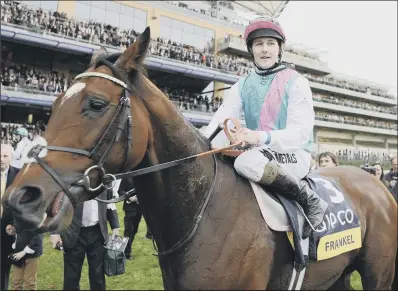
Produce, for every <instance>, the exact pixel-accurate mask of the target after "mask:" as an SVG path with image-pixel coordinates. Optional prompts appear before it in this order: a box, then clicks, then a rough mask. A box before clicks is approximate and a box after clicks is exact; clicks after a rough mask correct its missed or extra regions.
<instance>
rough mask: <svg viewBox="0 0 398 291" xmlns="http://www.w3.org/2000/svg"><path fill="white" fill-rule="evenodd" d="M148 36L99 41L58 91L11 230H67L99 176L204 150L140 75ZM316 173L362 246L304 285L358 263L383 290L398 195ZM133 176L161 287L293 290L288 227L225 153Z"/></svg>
mask: <svg viewBox="0 0 398 291" xmlns="http://www.w3.org/2000/svg"><path fill="white" fill-rule="evenodd" d="M149 42H150V29H149V27H148V28H146V30H145V31H144V32H143V33H142V34H141V36H140V37H138V38H137V40H136V41H135V42H134V43H133V44H132V45H131V46H130V47H128V48H127V49H126V50H125V51H124V52H123V53H120V54H118V55H116V56H115V55H108V53H107V52H106V50H105V49H103V48H101V49H100V50H99V51H98V52H96V53H95V54H94V55H93V56H92V59H91V61H90V65H89V68H88V69H87V70H86V71H85V73H83V74H82V75H79V76H78V77H77V78H76V82H75V83H74V84H73V85H72V86H71V87H70V88H69V89H68V90H67V91H66V92H65V93H61V94H60V95H59V96H58V97H57V99H56V100H55V102H54V104H53V107H52V114H51V118H50V120H49V123H48V128H47V130H46V132H45V135H44V139H45V143H44V144H42V146H40V145H37V146H35V147H33V148H32V149H31V150H30V151H29V152H28V153H27V155H26V157H27V163H26V164H25V165H24V167H23V169H22V170H21V171H20V173H19V175H18V176H17V177H16V179H15V180H14V183H13V184H12V186H10V187H9V188H8V189H7V193H6V195H5V198H4V201H3V202H4V204H5V207H11V208H12V209H13V211H14V214H15V222H16V226H17V229H19V230H20V231H22V230H24V229H35V230H36V231H37V232H47V231H50V230H61V229H65V228H67V226H68V225H69V224H70V222H71V220H72V216H73V209H74V206H75V205H76V203H82V202H84V201H87V200H89V199H93V198H94V197H96V196H97V195H98V194H99V193H100V191H101V190H100V188H102V187H100V186H101V181H102V180H104V179H105V178H107V179H108V180H112V179H114V178H115V176H116V173H120V172H121V171H126V170H131V169H135V170H137V169H138V171H140V170H145V169H146V168H147V167H150V166H155V167H156V166H157V165H160V164H162V163H166V162H170V161H175V160H178V159H181V158H184V157H188V156H191V155H195V154H198V153H202V152H205V151H207V150H208V149H209V148H210V142H209V140H207V139H206V138H204V137H203V136H202V135H201V134H200V133H199V132H198V131H197V130H196V129H195V128H194V127H193V126H192V125H191V124H190V123H189V122H188V121H187V120H185V118H184V117H183V115H182V114H181V113H180V112H179V111H178V109H177V108H176V107H175V106H174V105H173V104H172V102H171V101H170V100H169V99H168V98H167V97H166V96H165V95H164V94H163V93H162V92H161V91H160V90H159V89H158V88H157V87H156V86H155V85H154V84H153V83H152V82H151V81H149V80H148V78H147V77H146V74H145V70H144V68H143V61H144V59H145V56H146V53H147V51H148V45H149ZM44 139H43V142H44ZM105 170H106V172H107V173H108V174H106V172H105ZM83 173H85V174H84V175H82V174H83ZM110 173H113V174H115V176H112V174H110ZM142 173H143V172H142ZM318 173H319V174H320V175H323V176H325V177H328V178H329V179H333V180H334V181H335V182H336V183H337V184H338V185H339V186H340V189H342V190H343V192H344V193H345V195H346V196H347V197H348V198H349V199H350V201H352V204H353V208H354V211H355V212H356V213H357V214H358V216H359V219H360V225H361V236H362V242H363V244H362V247H361V248H360V249H357V250H353V251H350V252H347V253H344V254H341V255H339V256H336V257H333V258H330V259H327V260H322V261H310V263H309V265H308V267H307V272H306V275H305V278H304V281H303V285H302V289H312V290H315V289H328V288H329V289H347V290H348V289H350V286H349V278H350V274H351V273H352V272H353V271H354V270H357V271H358V272H359V273H360V275H361V278H362V284H363V288H364V289H372V290H382V289H383V290H386V289H390V288H391V284H392V281H393V279H394V271H395V258H396V252H397V235H396V234H397V223H396V222H397V205H396V203H395V201H394V200H393V198H392V197H391V194H390V193H389V192H388V191H387V189H386V188H385V187H384V185H383V184H382V183H380V181H378V180H377V179H376V178H372V177H371V176H369V174H368V173H366V172H365V171H363V170H361V169H359V168H354V167H343V166H342V167H336V168H331V169H321V170H319V171H318ZM134 184H135V187H136V189H137V195H138V199H139V201H140V204H141V205H142V207H143V212H144V216H145V219H146V221H147V223H148V225H149V226H150V228H151V230H152V232H153V236H154V241H155V243H156V246H157V249H158V251H159V252H160V253H163V255H160V256H159V265H160V268H161V271H162V277H163V282H164V288H165V289H198V290H199V289H228V290H232V289H246V290H248V289H279V290H283V289H288V285H289V281H290V277H291V274H292V266H293V260H294V259H293V257H294V253H293V249H292V247H291V245H290V244H289V241H288V239H287V236H286V233H283V232H275V231H273V230H271V229H270V228H269V227H268V225H267V224H266V222H265V221H264V219H263V217H262V215H261V212H260V209H259V206H258V203H257V201H256V198H255V196H254V193H253V190H252V188H251V186H250V184H249V182H248V181H247V180H246V179H244V178H243V177H241V176H239V175H238V174H237V173H236V172H235V170H234V169H233V166H232V164H231V162H229V161H228V160H226V159H223V158H221V157H220V156H218V155H217V156H208V157H205V158H202V159H194V160H191V161H190V162H187V163H182V164H179V165H177V166H175V167H171V168H170V167H169V168H165V169H162V170H159V171H151V172H148V173H147V174H145V175H141V176H140V177H135V178H134ZM94 185H100V186H98V187H94ZM87 187H88V188H87ZM87 189H89V190H87ZM204 206H205V207H204ZM183 242H184V243H183ZM177 245H178V246H179V247H178V250H177V247H176V246H177ZM128 287H130V288H131V287H132V286H128Z"/></svg>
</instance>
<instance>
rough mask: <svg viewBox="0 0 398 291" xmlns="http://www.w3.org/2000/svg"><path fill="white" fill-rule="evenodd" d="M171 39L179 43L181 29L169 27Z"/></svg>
mask: <svg viewBox="0 0 398 291" xmlns="http://www.w3.org/2000/svg"><path fill="white" fill-rule="evenodd" d="M171 37H172V40H174V41H175V42H177V44H180V43H181V42H182V31H181V30H179V29H176V28H172V29H171Z"/></svg>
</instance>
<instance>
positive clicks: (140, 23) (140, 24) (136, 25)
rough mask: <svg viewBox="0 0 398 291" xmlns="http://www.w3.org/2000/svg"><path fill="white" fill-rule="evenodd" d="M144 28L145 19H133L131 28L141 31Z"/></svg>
mask: <svg viewBox="0 0 398 291" xmlns="http://www.w3.org/2000/svg"><path fill="white" fill-rule="evenodd" d="M145 28H146V20H142V19H134V20H133V29H134V30H135V31H136V32H138V33H142V32H143V31H144V30H145Z"/></svg>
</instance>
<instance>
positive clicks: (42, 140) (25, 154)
mask: <svg viewBox="0 0 398 291" xmlns="http://www.w3.org/2000/svg"><path fill="white" fill-rule="evenodd" d="M35 145H41V146H44V147H45V146H47V141H46V139H45V138H44V137H41V136H37V137H36V138H35V139H34V140H33V141H32V142H31V144H30V145H29V146H27V147H26V148H25V149H24V151H23V152H22V161H23V163H24V164H31V163H36V159H34V158H28V153H29V151H30V150H31V149H32V148H33V147H34V146H35ZM46 155H47V149H45V148H44V149H42V150H41V152H40V153H39V158H44V157H45V156H46Z"/></svg>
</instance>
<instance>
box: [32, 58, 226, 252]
mask: <svg viewBox="0 0 398 291" xmlns="http://www.w3.org/2000/svg"><path fill="white" fill-rule="evenodd" d="M100 65H105V66H107V67H108V68H110V69H111V70H112V72H113V74H115V75H117V77H118V78H115V77H113V76H110V75H107V74H103V73H99V72H86V73H82V74H80V75H78V76H76V77H75V80H79V79H83V78H89V77H98V78H103V79H106V80H109V81H111V82H113V83H115V84H117V85H119V86H121V87H123V88H124V91H123V93H122V96H121V98H120V99H119V103H118V105H117V107H116V110H115V113H114V115H113V117H112V119H111V122H110V123H109V125H108V126H107V128H106V129H105V131H104V133H103V134H102V135H101V137H100V138H99V139H98V141H97V142H96V144H95V145H94V147H93V148H92V149H91V150H90V151H87V150H83V149H77V148H71V147H60V146H51V145H49V146H43V145H35V146H34V147H32V149H31V150H30V151H29V153H28V157H29V158H34V159H36V161H37V162H38V164H39V165H40V166H41V167H42V168H43V169H44V170H45V171H46V172H47V173H48V174H49V175H50V176H51V177H52V178H53V179H54V180H55V181H56V182H57V183H58V185H59V186H60V187H61V188H62V190H63V191H64V192H65V195H67V197H68V198H69V199H70V201H71V203H72V204H73V205H76V200H75V198H74V197H73V195H72V194H71V193H70V191H69V187H70V186H72V185H79V186H83V187H84V188H85V189H86V190H87V191H88V192H96V191H99V190H100V189H101V188H105V191H107V190H109V189H112V188H113V187H114V182H115V181H116V180H117V179H122V178H126V177H136V176H140V175H144V174H148V173H152V172H156V171H160V170H163V169H167V168H171V167H174V166H177V165H182V164H185V163H188V162H192V161H194V160H196V159H197V158H199V157H204V156H209V155H211V156H212V157H213V162H214V163H213V164H214V169H213V176H212V182H211V186H210V188H209V190H208V192H207V194H206V198H205V200H204V202H203V204H202V207H201V209H200V211H199V214H198V215H197V216H196V218H195V220H194V224H193V226H192V227H191V228H190V230H189V231H188V232H187V233H186V234H185V235H184V236H183V237H182V238H181V239H180V240H179V241H178V242H177V243H175V244H174V245H173V246H172V247H171V248H170V249H168V250H166V251H163V252H158V251H157V248H156V246H155V242H154V241H153V242H154V247H155V250H156V252H157V256H165V255H171V254H173V253H175V252H176V251H177V250H179V249H181V248H182V247H183V246H184V245H185V244H187V243H188V242H189V241H190V240H191V238H192V237H193V236H194V235H195V233H196V230H197V228H198V226H199V223H200V222H201V220H202V218H203V215H204V212H205V210H206V208H207V206H208V204H209V202H210V199H211V197H212V194H213V192H214V187H215V181H216V179H215V178H216V175H217V159H216V158H215V156H214V154H215V153H217V152H220V151H221V150H213V151H209V152H206V153H202V154H198V155H194V156H190V157H186V158H182V159H179V160H174V161H171V162H166V163H163V164H159V165H154V166H150V167H146V168H142V169H138V170H134V171H130V172H124V173H123V171H125V170H126V167H127V166H128V161H129V151H130V147H131V142H132V135H131V127H132V118H131V115H130V114H131V111H130V99H129V93H130V92H131V91H130V89H129V87H128V85H127V82H124V81H121V79H123V78H122V77H121V76H120V75H119V74H118V73H117V71H116V70H115V69H114V65H113V64H112V63H110V62H109V61H106V60H102V61H99V62H98V63H97V64H96V68H97V67H99V66H100ZM219 131H220V128H218V129H217V132H219ZM123 132H124V133H125V137H126V144H125V155H124V157H125V162H124V166H123V168H122V169H121V170H120V171H119V172H122V173H119V174H115V175H113V174H110V173H106V172H105V169H104V167H103V166H104V163H105V161H106V157H107V155H108V154H109V152H110V151H111V149H112V147H113V145H114V144H115V143H117V142H119V141H120V137H121V135H122V133H123ZM229 148H232V146H231V147H229ZM44 149H46V150H47V151H59V152H68V153H72V154H78V155H83V156H87V157H88V158H90V159H92V160H93V161H94V166H91V167H89V168H88V169H87V170H86V171H85V172H84V174H83V176H82V177H79V178H78V179H77V180H75V182H71V183H69V184H67V183H66V182H65V180H64V179H62V177H61V175H59V174H58V173H57V172H56V171H55V170H54V169H53V168H51V166H50V165H48V164H47V163H46V162H45V161H43V159H42V158H40V157H39V155H40V152H41V151H42V150H44ZM96 169H97V170H98V171H99V173H100V179H101V183H100V185H98V186H97V187H95V188H91V186H90V177H89V173H90V172H91V171H92V170H96ZM80 178H81V179H80ZM109 184H111V186H108V185H109ZM134 193H135V189H131V190H130V191H127V192H126V193H124V194H123V195H121V196H119V197H117V198H114V199H110V200H103V199H100V198H98V197H96V198H95V199H96V200H97V201H99V202H101V203H116V202H120V201H123V200H125V199H127V198H129V197H131V196H132V195H133V194H134Z"/></svg>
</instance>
